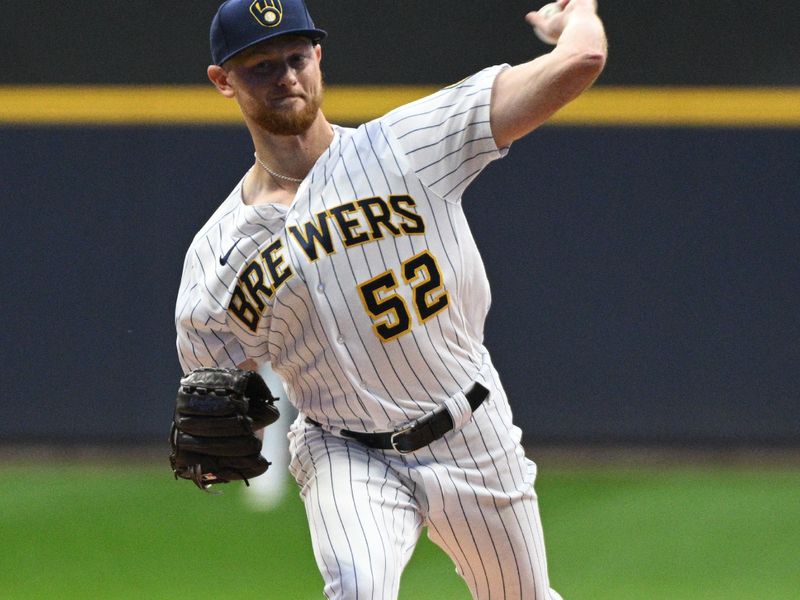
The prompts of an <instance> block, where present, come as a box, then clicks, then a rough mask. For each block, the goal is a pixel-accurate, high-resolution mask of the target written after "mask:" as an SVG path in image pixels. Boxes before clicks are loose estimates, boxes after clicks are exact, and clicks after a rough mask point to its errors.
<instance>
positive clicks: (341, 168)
mask: <svg viewBox="0 0 800 600" xmlns="http://www.w3.org/2000/svg"><path fill="white" fill-rule="evenodd" d="M555 6H556V8H557V10H548V11H547V14H546V15H544V16H543V15H542V14H540V13H538V12H535V11H534V12H531V13H529V14H528V15H527V17H526V19H527V21H528V23H529V24H530V25H532V26H534V27H536V28H538V29H539V30H540V31H542V32H545V33H546V34H547V35H548V36H549V37H551V38H553V39H555V40H557V43H556V45H555V47H554V48H553V50H552V51H551V52H549V53H546V54H543V55H542V56H540V57H538V58H536V59H533V60H531V61H529V62H527V63H524V64H521V65H517V66H514V67H510V66H508V65H499V66H493V67H489V68H486V69H484V70H482V71H480V72H478V73H476V74H474V75H472V76H470V77H467V78H466V79H464V80H463V81H461V82H460V83H458V84H456V85H453V86H450V87H447V88H444V89H442V90H441V91H439V92H438V93H435V94H433V95H431V96H429V97H426V98H423V99H421V100H418V101H416V102H413V103H411V104H408V105H405V106H401V107H400V108H398V109H396V110H393V111H392V112H390V113H388V114H386V115H384V116H383V117H381V118H378V119H376V120H374V121H370V122H369V123H366V124H364V125H362V126H360V127H358V128H345V127H339V126H336V125H332V124H330V123H329V122H328V121H327V120H326V118H325V116H324V113H323V111H322V110H321V108H320V106H321V100H322V95H323V86H322V78H321V70H320V63H321V60H322V48H321V46H320V42H321V40H322V39H323V38H324V37H325V35H326V34H325V32H324V31H323V30H321V29H318V28H316V27H315V25H314V23H313V21H312V20H311V17H310V15H309V13H308V11H307V9H306V6H305V4H304V2H303V1H302V0H282V1H281V2H263V1H257V2H252V1H250V0H228V1H227V2H225V3H223V4H222V5H221V7H220V9H219V11H218V12H217V15H216V16H215V18H214V21H213V22H212V26H211V46H212V57H213V64H212V65H211V66H209V68H208V75H209V79H210V80H211V81H212V83H213V84H214V85H215V86H216V88H217V90H218V91H219V92H220V93H221V94H223V96H225V97H226V98H229V99H232V100H235V101H236V102H237V104H238V105H239V107H240V108H241V112H242V115H243V118H244V122H245V124H246V125H247V127H248V129H249V132H250V134H251V136H252V139H253V145H254V150H255V160H254V163H253V166H252V168H251V169H249V170H248V171H247V173H245V175H244V176H243V178H242V179H241V181H239V183H238V184H237V185H236V186H235V187H234V188H233V191H232V192H231V194H230V195H229V196H228V198H227V199H226V200H225V201H224V202H223V203H222V205H221V206H220V207H219V209H218V210H217V211H216V212H215V213H214V214H213V215H212V216H211V218H210V219H209V220H208V222H207V223H206V225H205V226H204V227H203V228H202V229H201V230H200V232H199V233H198V234H197V236H196V237H195V238H194V241H193V242H192V244H191V247H190V248H189V251H188V253H187V255H186V261H185V264H184V269H183V277H182V281H181V286H180V291H179V295H178V300H177V308H176V325H177V330H178V339H177V346H178V354H179V357H180V361H181V365H182V367H183V369H185V370H186V371H187V372H188V371H190V370H193V369H196V368H199V367H234V366H240V367H242V368H257V367H258V366H259V365H262V364H265V363H270V364H271V367H272V369H273V370H274V371H275V372H276V373H278V374H279V375H280V376H281V378H282V380H283V381H284V383H285V386H286V390H287V394H288V396H289V400H290V401H291V403H292V404H294V405H295V406H296V408H297V409H298V411H299V413H298V418H297V420H296V421H295V422H294V424H293V425H292V427H291V431H290V433H289V443H290V451H291V463H290V471H291V473H292V475H293V476H294V478H295V479H296V481H297V484H298V486H299V489H300V494H301V497H302V499H303V502H304V503H305V507H306V512H307V516H308V523H309V528H310V532H311V539H312V542H313V549H314V554H315V557H316V561H317V565H318V566H319V569H320V572H321V574H322V577H323V579H324V582H325V588H324V593H325V595H326V597H328V598H371V599H392V598H396V597H397V595H398V589H399V584H400V578H401V574H402V571H403V568H404V567H405V565H406V563H407V562H408V560H409V558H410V556H411V554H412V552H413V549H414V547H415V544H416V542H417V539H418V537H419V535H420V534H421V532H422V531H423V530H425V529H427V534H428V536H429V537H430V539H431V540H433V542H435V543H436V544H437V545H439V546H440V547H441V548H442V549H443V550H444V551H445V552H446V553H447V554H448V555H449V556H450V558H452V560H453V562H454V564H455V566H456V570H457V572H458V573H459V575H460V576H461V577H463V579H464V581H465V583H466V585H467V586H468V588H469V590H470V592H471V594H472V596H473V597H474V598H480V599H488V598H494V599H497V600H500V599H514V598H526V599H528V598H530V599H536V600H543V599H550V600H552V599H557V598H559V595H558V594H557V593H556V592H555V591H553V590H552V589H551V588H550V583H549V579H548V574H547V561H546V558H545V548H544V541H543V537H542V527H541V524H540V520H539V513H538V508H537V498H536V494H535V492H534V488H533V483H534V478H535V475H536V467H535V465H534V463H533V462H532V461H530V460H529V459H527V458H526V457H525V454H524V450H523V448H522V447H521V445H520V440H521V431H520V430H519V428H517V427H516V426H515V425H514V424H513V421H512V414H511V409H510V405H509V401H508V399H507V397H506V394H505V392H504V390H503V386H502V384H501V382H500V378H499V376H498V373H497V371H496V370H495V367H494V365H493V363H492V360H491V358H490V355H489V352H488V350H487V349H486V348H485V347H484V345H483V326H484V321H485V318H486V314H487V312H488V310H489V303H490V294H489V285H488V281H487V278H486V273H485V270H484V266H483V263H482V261H481V257H480V255H479V253H478V249H477V248H476V245H475V241H474V240H473V237H472V234H471V232H470V228H469V225H468V224H467V221H466V218H465V216H464V212H463V210H462V195H463V193H464V190H465V189H466V188H467V187H468V186H469V184H470V183H471V182H472V181H473V180H474V179H475V178H476V177H477V176H478V175H479V174H480V173H481V171H482V170H483V169H484V168H485V167H486V166H487V165H488V164H489V163H490V162H492V161H493V160H496V159H498V158H500V157H502V156H504V155H505V154H506V153H507V152H508V148H509V146H510V145H511V143H512V142H513V141H515V140H517V139H519V138H521V137H523V136H524V135H527V134H528V133H530V132H531V131H533V130H534V129H535V128H536V127H537V126H539V125H540V124H541V123H543V122H545V121H546V120H547V119H548V118H549V117H550V116H551V115H552V114H553V113H554V112H555V111H556V110H558V109H559V108H560V107H562V106H563V105H564V104H566V103H567V102H569V101H570V100H572V99H573V98H575V97H577V96H578V95H579V94H580V93H581V92H582V91H583V90H584V89H586V88H587V87H588V86H589V85H591V83H592V82H593V81H594V80H595V78H596V77H597V76H598V74H599V73H600V71H601V70H602V68H603V65H604V63H605V57H606V50H605V34H604V32H603V26H602V23H601V22H600V20H599V18H598V17H597V14H596V4H595V2H594V0H559V1H558V2H556V3H555ZM453 26H457V20H456V22H455V24H453ZM455 75H456V74H454V79H456V78H457V77H455ZM531 200H532V202H533V201H535V190H532V191H531ZM474 201H485V202H494V203H495V204H497V206H498V208H499V209H502V202H503V200H502V190H498V194H497V197H494V198H484V199H475V200H474ZM500 308H501V309H502V307H500ZM516 401H517V402H526V401H529V399H528V398H519V399H516ZM266 476H269V475H266Z"/></svg>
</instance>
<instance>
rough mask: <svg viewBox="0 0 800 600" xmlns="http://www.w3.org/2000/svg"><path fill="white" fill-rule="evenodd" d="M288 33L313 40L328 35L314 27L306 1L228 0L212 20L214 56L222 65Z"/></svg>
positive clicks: (212, 48) (217, 63)
mask: <svg viewBox="0 0 800 600" xmlns="http://www.w3.org/2000/svg"><path fill="white" fill-rule="evenodd" d="M289 34H292V35H303V36H306V37H308V38H310V39H311V40H312V41H313V42H314V43H317V42H319V41H320V40H322V39H323V38H324V37H325V36H326V35H328V34H327V33H326V32H325V31H323V30H322V29H317V28H316V27H314V22H313V21H312V20H311V15H310V14H308V9H307V8H306V4H305V2H304V1H303V0H227V1H226V2H223V3H222V5H221V6H220V7H219V9H218V10H217V14H216V15H214V20H213V21H211V59H212V60H213V61H214V64H215V65H221V64H222V63H224V62H225V61H226V60H228V59H229V58H231V57H233V56H235V55H236V54H238V53H239V52H241V51H242V50H244V49H246V48H249V47H250V46H254V45H256V44H258V43H259V42H263V41H264V40H268V39H271V38H274V37H277V36H279V35H289Z"/></svg>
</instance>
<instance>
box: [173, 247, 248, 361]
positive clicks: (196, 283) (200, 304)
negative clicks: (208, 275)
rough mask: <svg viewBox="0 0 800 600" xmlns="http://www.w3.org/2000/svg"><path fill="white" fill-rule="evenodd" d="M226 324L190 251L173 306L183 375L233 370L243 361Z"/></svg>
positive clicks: (238, 344)
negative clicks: (202, 369)
mask: <svg viewBox="0 0 800 600" xmlns="http://www.w3.org/2000/svg"><path fill="white" fill-rule="evenodd" d="M226 321H227V317H226V312H225V310H224V307H222V306H221V305H219V303H218V302H217V301H216V299H215V298H214V296H213V294H212V293H211V292H210V291H209V290H208V289H207V286H206V284H205V278H204V274H203V266H202V264H201V263H200V261H199V260H198V258H197V255H196V253H195V251H194V250H193V249H191V248H190V250H189V253H188V254H187V256H186V261H185V263H184V267H183V275H182V278H181V285H180V289H179V291H178V300H177V303H176V306H175V327H176V329H177V333H178V336H177V342H176V344H177V349H178V360H179V361H180V363H181V367H182V368H183V372H184V373H188V372H189V371H192V370H194V369H198V368H200V367H219V368H233V367H236V366H237V365H240V364H242V363H243V362H244V361H245V360H246V359H247V356H246V355H245V350H244V347H243V346H242V344H241V342H240V341H239V340H238V339H237V337H236V336H235V335H234V334H233V333H232V332H231V330H230V328H229V327H228V326H227V324H226Z"/></svg>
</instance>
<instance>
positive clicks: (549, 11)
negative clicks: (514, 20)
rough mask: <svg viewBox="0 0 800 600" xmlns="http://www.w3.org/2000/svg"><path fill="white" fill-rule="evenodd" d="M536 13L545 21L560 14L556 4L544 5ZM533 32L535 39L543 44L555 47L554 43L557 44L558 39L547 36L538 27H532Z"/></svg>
mask: <svg viewBox="0 0 800 600" xmlns="http://www.w3.org/2000/svg"><path fill="white" fill-rule="evenodd" d="M537 12H538V13H539V14H540V15H541V16H542V17H544V18H545V19H549V18H550V17H551V16H553V15H554V14H556V13H558V12H561V8H560V7H559V6H558V3H557V2H551V3H550V4H545V5H544V6H543V7H542V8H540V9H539V10H538V11H537ZM533 32H534V33H535V34H536V37H538V38H539V39H540V40H542V41H543V42H544V43H545V44H551V45H555V43H556V42H558V38H554V37H551V36H549V35H547V34H546V33H544V32H543V31H542V30H541V29H539V28H538V27H534V28H533Z"/></svg>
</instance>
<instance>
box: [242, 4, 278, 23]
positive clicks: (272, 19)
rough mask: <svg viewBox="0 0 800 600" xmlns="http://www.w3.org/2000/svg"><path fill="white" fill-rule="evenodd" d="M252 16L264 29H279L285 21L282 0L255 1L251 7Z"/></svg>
mask: <svg viewBox="0 0 800 600" xmlns="http://www.w3.org/2000/svg"><path fill="white" fill-rule="evenodd" d="M250 14H252V15H253V18H255V20H256V21H258V24H259V25H261V26H262V27H277V26H278V25H280V23H281V19H283V6H282V5H281V0H255V1H254V2H253V3H252V4H251V5H250Z"/></svg>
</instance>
